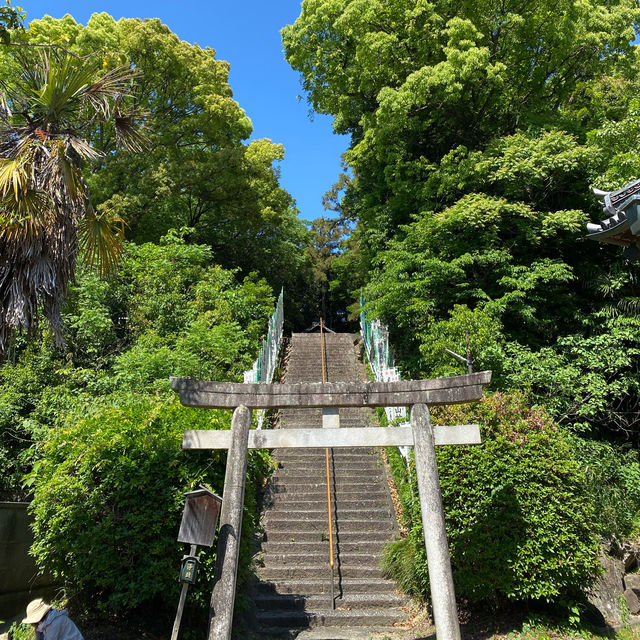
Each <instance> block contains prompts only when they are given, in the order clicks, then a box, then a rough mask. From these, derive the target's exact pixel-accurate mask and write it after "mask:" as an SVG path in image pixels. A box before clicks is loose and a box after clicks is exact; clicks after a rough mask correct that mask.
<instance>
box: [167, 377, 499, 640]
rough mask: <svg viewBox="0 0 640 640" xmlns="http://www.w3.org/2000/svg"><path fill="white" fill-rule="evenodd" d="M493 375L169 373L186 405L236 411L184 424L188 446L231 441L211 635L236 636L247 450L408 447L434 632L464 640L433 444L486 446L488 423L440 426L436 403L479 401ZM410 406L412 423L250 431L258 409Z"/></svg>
mask: <svg viewBox="0 0 640 640" xmlns="http://www.w3.org/2000/svg"><path fill="white" fill-rule="evenodd" d="M490 380H491V372H490V371H483V372H480V373H473V374H468V375H464V376H452V377H449V378H435V379H432V380H402V381H396V382H335V383H300V384H258V383H256V384H238V383H230V382H205V381H201V380H192V379H190V378H171V386H172V388H173V389H174V391H177V392H178V393H179V394H180V401H181V402H182V404H184V405H186V406H189V407H208V408H212V409H214V408H216V409H233V410H234V411H233V420H232V423H231V431H186V432H185V434H184V440H183V444H182V446H183V448H184V449H229V455H228V458H227V468H226V472H225V480H224V492H223V498H224V501H223V505H222V514H221V518H220V535H219V541H218V561H217V564H216V571H215V577H214V586H213V593H212V596H211V615H210V618H209V635H208V640H229V638H230V637H231V623H232V620H233V606H234V600H235V590H236V575H237V567H238V549H239V542H240V530H241V526H242V508H243V503H244V485H245V475H246V469H247V458H248V450H249V449H250V448H256V449H260V448H269V449H270V448H276V447H277V448H283V447H297V448H305V447H333V448H339V447H359V446H360V447H373V446H402V445H413V446H414V451H415V460H416V476H417V481H418V491H419V497H420V508H421V511H422V523H423V527H424V534H425V536H424V537H425V548H426V552H427V563H428V566H429V581H430V584H431V600H432V606H433V617H434V623H435V626H436V635H437V638H438V640H460V626H459V624H458V612H457V608H456V600H455V591H454V587H453V577H452V574H451V561H450V558H449V546H448V543H447V536H446V530H445V522H444V511H443V508H442V496H441V492H440V480H439V478H438V469H437V465H436V454H435V447H436V446H437V445H453V444H457V445H470V444H480V430H479V428H478V425H458V426H449V427H440V426H435V427H434V426H433V425H432V424H431V418H430V415H429V409H428V405H433V404H458V403H462V402H471V401H473V400H479V399H480V398H481V397H482V390H483V387H484V386H485V385H487V384H489V381H490ZM403 405H408V406H410V407H411V426H410V427H388V428H377V427H364V428H350V429H282V430H280V429H276V430H267V431H263V430H261V431H251V430H250V426H251V415H252V410H254V409H267V408H274V409H275V408H282V407H325V408H326V407H386V406H403Z"/></svg>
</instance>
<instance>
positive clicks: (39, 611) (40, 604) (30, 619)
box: [22, 598, 51, 624]
mask: <svg viewBox="0 0 640 640" xmlns="http://www.w3.org/2000/svg"><path fill="white" fill-rule="evenodd" d="M50 609H51V605H50V604H47V603H46V602H45V601H44V600H43V599H42V598H38V599H37V600H32V601H31V602H30V603H29V604H28V605H27V617H26V618H25V619H24V620H23V621H22V624H36V623H38V622H40V620H42V618H44V617H45V615H46V614H47V612H48V611H49V610H50Z"/></svg>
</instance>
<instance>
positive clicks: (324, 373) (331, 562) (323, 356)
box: [320, 318, 336, 609]
mask: <svg viewBox="0 0 640 640" xmlns="http://www.w3.org/2000/svg"><path fill="white" fill-rule="evenodd" d="M320 352H321V353H320V360H321V362H322V383H323V384H324V383H325V382H326V381H327V368H326V362H325V360H326V351H325V345H324V326H323V324H322V318H320ZM324 454H325V462H326V468H327V514H328V517H329V566H330V567H331V608H332V609H335V608H336V599H335V596H334V581H335V577H334V560H333V516H332V513H331V511H332V509H331V474H330V471H329V447H326V448H325V450H324Z"/></svg>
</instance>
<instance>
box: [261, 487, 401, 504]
mask: <svg viewBox="0 0 640 640" xmlns="http://www.w3.org/2000/svg"><path fill="white" fill-rule="evenodd" d="M269 492H270V494H271V497H272V499H273V500H274V501H275V500H276V499H278V498H285V497H292V498H293V499H295V500H314V499H315V500H326V499H327V484H326V482H324V483H318V484H314V485H313V487H311V486H307V485H302V484H298V485H295V486H294V485H287V484H286V483H281V484H278V485H273V484H272V485H271V486H270V487H269ZM362 495H366V497H367V498H372V499H377V500H379V499H382V498H383V497H386V496H388V495H389V491H388V489H387V487H386V486H384V485H382V484H377V485H372V486H371V487H367V490H366V492H365V491H363V490H362V489H356V488H354V487H348V486H347V487H340V488H338V491H337V492H336V491H335V490H334V487H333V486H332V487H331V496H332V498H333V499H337V500H354V499H357V498H359V497H361V496H362Z"/></svg>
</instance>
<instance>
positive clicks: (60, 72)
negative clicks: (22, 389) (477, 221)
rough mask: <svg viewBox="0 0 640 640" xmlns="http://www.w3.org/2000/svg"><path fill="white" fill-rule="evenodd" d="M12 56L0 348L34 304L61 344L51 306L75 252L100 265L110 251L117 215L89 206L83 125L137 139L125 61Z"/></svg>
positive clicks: (136, 143)
mask: <svg viewBox="0 0 640 640" xmlns="http://www.w3.org/2000/svg"><path fill="white" fill-rule="evenodd" d="M16 57H17V61H18V62H19V64H20V67H21V71H19V72H18V73H16V75H15V77H13V78H12V79H10V80H7V81H4V82H0V86H1V88H2V90H3V94H2V96H0V355H2V354H3V353H4V352H5V351H6V349H7V346H8V344H9V341H10V339H11V337H12V336H13V335H14V334H15V332H16V331H22V330H26V331H27V332H28V333H31V332H32V331H33V330H34V329H35V328H36V326H37V321H38V317H39V314H40V313H41V312H42V313H43V314H44V316H45V317H46V318H47V319H48V321H49V323H50V324H51V327H52V328H53V331H54V334H55V337H56V341H57V342H58V344H62V342H63V340H62V331H61V329H62V319H61V305H62V303H63V301H64V299H65V297H66V292H67V287H68V284H69V281H70V280H71V279H72V278H73V276H74V273H75V267H76V258H77V256H78V254H79V252H81V253H83V254H84V258H85V260H86V261H87V262H89V263H92V264H96V265H97V267H98V269H99V270H100V271H101V272H102V273H105V272H107V271H108V270H109V269H111V268H112V267H113V266H114V265H115V263H116V262H117V260H118V257H119V255H120V252H121V250H122V236H123V226H124V222H123V221H122V219H120V218H119V217H117V216H114V215H110V214H109V213H108V212H103V213H100V214H99V213H97V212H96V211H95V210H94V208H93V206H92V205H91V200H90V196H89V191H88V188H87V185H86V183H85V181H84V180H83V177H82V172H81V167H82V166H83V164H86V163H87V162H91V161H95V160H96V159H98V158H99V157H100V155H101V152H100V151H98V150H96V149H95V148H94V147H93V145H92V144H91V142H90V136H91V134H92V133H94V132H95V130H96V128H97V127H98V126H99V125H103V126H114V127H115V132H116V136H115V138H116V142H117V144H119V145H120V146H124V147H125V148H127V149H129V150H130V151H135V150H138V149H140V148H141V146H142V142H143V140H142V137H141V135H140V134H139V133H138V132H137V130H136V128H135V125H134V121H135V118H136V117H137V116H138V115H139V114H137V113H134V112H131V111H130V112H129V113H125V110H124V105H125V103H126V102H127V98H128V96H129V95H130V90H131V86H132V81H133V80H134V78H135V76H136V75H137V73H136V72H135V70H132V69H130V68H128V67H119V68H116V69H112V70H108V71H106V72H105V71H104V70H103V62H102V58H101V57H98V56H89V57H84V58H79V57H76V56H74V55H73V54H71V53H69V52H67V51H63V52H60V50H59V49H55V48H52V49H46V50H43V51H41V52H40V53H39V54H38V55H37V57H36V59H35V61H34V59H33V57H31V56H29V55H28V54H24V53H22V52H19V53H17V54H16Z"/></svg>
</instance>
